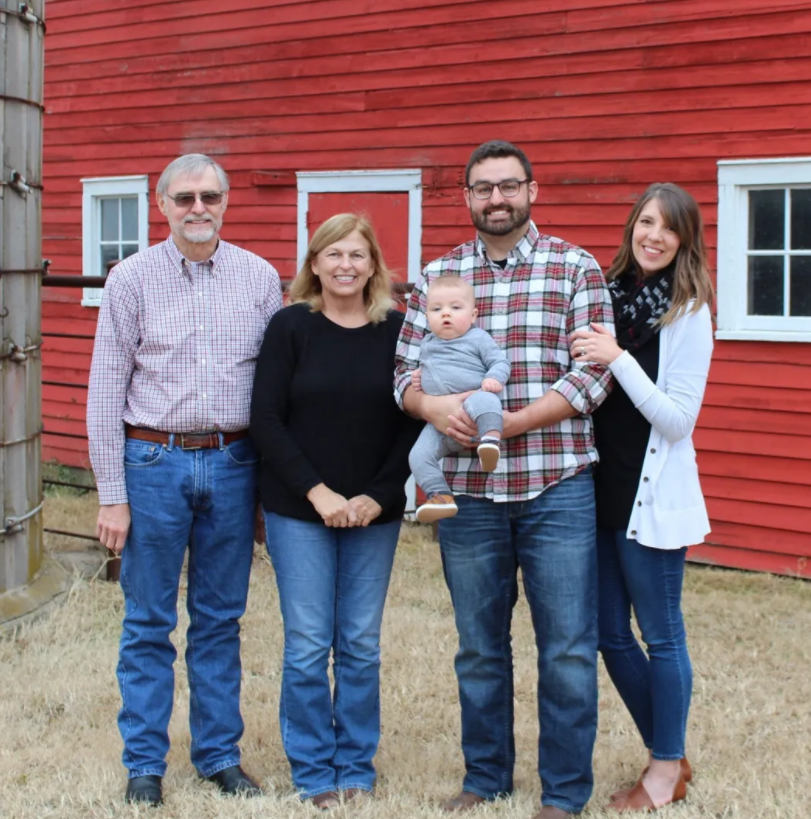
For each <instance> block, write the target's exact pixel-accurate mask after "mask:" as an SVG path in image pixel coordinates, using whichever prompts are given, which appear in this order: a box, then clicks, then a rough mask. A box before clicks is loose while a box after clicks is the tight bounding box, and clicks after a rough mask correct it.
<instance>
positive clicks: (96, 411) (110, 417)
mask: <svg viewBox="0 0 811 819" xmlns="http://www.w3.org/2000/svg"><path fill="white" fill-rule="evenodd" d="M138 337H139V330H138V297H137V295H136V294H135V293H134V292H133V290H132V288H131V287H130V285H129V283H128V281H127V280H126V277H125V275H124V274H123V269H119V270H113V271H111V272H110V275H109V277H108V279H107V284H106V286H105V288H104V292H103V295H102V300H101V309H100V310H99V319H98V325H97V327H96V341H95V344H94V346H93V360H92V362H91V365H90V383H89V386H88V394H87V436H88V440H89V444H90V447H89V449H90V462H91V463H92V465H93V471H94V472H95V474H96V486H97V487H98V490H99V503H100V504H101V505H102V506H108V505H111V504H115V503H127V502H128V497H127V484H126V480H125V477H124V422H123V421H122V415H123V412H124V406H125V404H126V402H127V389H128V388H129V384H130V379H131V378H132V372H133V369H134V367H135V353H136V351H137V348H138Z"/></svg>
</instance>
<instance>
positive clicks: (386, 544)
mask: <svg viewBox="0 0 811 819" xmlns="http://www.w3.org/2000/svg"><path fill="white" fill-rule="evenodd" d="M265 527H266V531H267V542H268V551H269V552H270V558H271V560H272V562H273V568H274V570H275V572H276V582H277V584H278V586H279V601H280V605H281V610H282V620H283V621H284V665H283V668H282V695H281V700H280V703H279V724H280V727H281V732H282V744H283V745H284V750H285V753H286V754H287V759H288V761H289V762H290V769H291V772H292V775H293V784H294V785H295V786H296V788H297V789H298V790H299V792H300V793H301V796H302V798H306V797H310V796H316V795H317V794H319V793H324V792H326V791H332V790H346V789H348V788H359V789H361V790H367V791H369V790H371V789H372V786H373V785H374V781H375V768H374V765H373V764H372V759H373V758H374V755H375V753H376V752H377V745H378V742H379V740H380V624H381V622H382V620H383V606H384V604H385V602H386V594H387V592H388V588H389V578H390V576H391V569H392V565H393V563H394V551H395V549H396V547H397V538H398V536H399V533H400V521H393V522H391V523H383V524H380V525H378V526H367V527H353V528H349V529H337V528H336V529H333V528H329V527H327V526H325V525H324V524H322V523H311V522H308V521H302V520H296V519H294V518H287V517H283V516H281V515H277V514H275V513H272V512H267V513H265ZM330 652H332V658H333V675H334V680H335V689H334V691H332V692H331V691H330V683H329V677H328V674H327V669H328V666H329V657H330Z"/></svg>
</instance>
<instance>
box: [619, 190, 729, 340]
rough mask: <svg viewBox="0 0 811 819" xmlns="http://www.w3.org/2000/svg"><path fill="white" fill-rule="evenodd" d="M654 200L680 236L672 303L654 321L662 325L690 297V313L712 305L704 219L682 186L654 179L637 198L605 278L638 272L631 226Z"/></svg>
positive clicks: (676, 314)
mask: <svg viewBox="0 0 811 819" xmlns="http://www.w3.org/2000/svg"><path fill="white" fill-rule="evenodd" d="M653 199H655V200H656V204H657V205H658V206H659V210H660V211H661V212H662V218H663V219H664V221H665V224H666V225H667V226H668V227H669V228H670V229H671V230H672V231H673V232H674V233H675V234H676V236H678V237H679V249H678V251H677V252H676V262H675V265H676V266H675V273H674V276H673V304H672V306H671V308H670V309H669V310H668V311H667V313H665V314H664V315H663V316H662V317H661V318H660V319H659V321H658V322H657V323H658V324H659V325H660V326H661V327H664V326H665V325H666V324H670V322H672V321H674V320H675V319H676V318H678V317H679V316H680V315H681V314H682V313H683V312H684V311H685V310H686V309H687V305H688V303H689V302H690V300H691V299H695V302H694V304H693V306H692V308H691V311H690V312H695V311H696V310H698V309H700V308H701V307H703V306H704V305H705V304H708V305H710V306H712V297H713V286H712V280H711V279H710V270H709V265H708V263H707V248H706V245H705V244H704V221H703V220H702V218H701V211H700V210H699V207H698V203H697V202H696V200H695V199H694V198H693V197H692V196H691V195H690V194H689V193H687V191H686V190H684V188H680V187H679V186H678V185H674V184H673V183H672V182H655V183H654V184H653V185H651V186H650V187H649V188H648V189H647V190H646V191H645V193H643V194H642V196H640V197H639V199H638V200H637V202H636V204H635V205H634V206H633V208H632V209H631V213H630V215H629V216H628V221H627V222H626V223H625V230H624V232H623V234H622V244H621V245H620V248H619V250H618V251H617V255H616V256H615V257H614V261H613V262H611V266H610V267H609V268H608V272H607V273H606V274H605V277H606V279H608V280H609V281H610V280H611V279H615V278H617V276H620V275H622V274H623V273H624V272H625V271H626V270H630V269H631V268H632V267H633V268H634V269H635V270H637V272H638V265H637V263H636V260H635V259H634V252H633V246H632V245H633V233H634V226H635V225H636V222H637V219H638V218H639V214H640V213H641V212H642V209H643V208H644V207H645V205H647V204H648V202H650V201H651V200H653Z"/></svg>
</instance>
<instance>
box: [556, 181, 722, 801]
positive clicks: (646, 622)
mask: <svg viewBox="0 0 811 819" xmlns="http://www.w3.org/2000/svg"><path fill="white" fill-rule="evenodd" d="M606 278H607V279H608V286H609V290H610V291H611V295H612V299H613V302H614V316H615V323H616V329H617V338H616V341H615V340H614V338H613V337H612V336H611V334H610V333H608V332H606V331H605V329H604V328H602V327H600V326H594V327H593V332H590V331H587V330H579V331H577V332H575V333H574V334H573V335H572V337H571V343H572V355H573V356H575V357H576V358H578V359H580V360H588V361H596V362H597V363H599V364H607V365H608V366H609V367H610V368H611V372H612V373H613V374H614V377H615V378H616V380H617V384H618V385H617V387H616V388H615V390H614V392H613V393H612V394H611V395H610V396H609V397H608V399H607V400H606V401H605V402H604V404H603V405H602V406H601V407H600V408H599V409H598V410H597V411H596V412H595V413H594V425H595V438H596V443H597V450H598V452H599V455H600V463H599V467H598V469H597V471H596V473H595V492H596V500H597V523H598V535H597V549H598V559H599V571H600V581H599V595H600V604H599V628H600V651H601V652H602V655H603V659H604V660H605V664H606V668H607V669H608V673H609V675H610V677H611V679H612V681H613V682H614V685H615V686H616V687H617V690H618V691H619V693H620V696H621V697H622V699H623V702H624V703H625V705H626V707H627V708H628V710H629V711H630V713H631V716H632V717H633V719H634V722H635V723H636V726H637V728H638V730H639V733H640V734H641V735H642V740H643V742H644V743H645V746H646V748H647V749H648V751H649V761H648V766H647V767H646V768H645V770H644V771H643V772H642V776H641V777H640V779H639V781H638V782H637V783H636V785H635V786H634V787H633V788H632V789H630V790H625V791H619V792H617V793H615V794H614V795H613V797H612V804H611V806H610V807H612V808H614V809H615V810H619V811H633V810H653V809H655V808H659V807H661V806H662V805H666V804H668V803H669V802H676V801H679V800H681V799H684V797H685V795H686V793H687V785H686V783H687V782H688V781H689V780H690V778H691V777H692V771H691V769H690V765H689V764H688V762H687V760H686V759H685V758H684V743H685V730H686V726H687V712H688V709H689V706H690V694H691V690H692V668H691V665H690V656H689V654H688V652H687V643H686V637H685V630H684V620H683V618H682V613H681V590H682V582H683V579H684V562H685V555H686V553H687V547H688V546H690V545H692V544H694V543H701V542H702V541H703V539H704V536H705V535H706V534H707V532H709V529H710V526H709V521H708V519H707V511H706V508H705V505H704V498H703V496H702V493H701V486H700V484H699V480H698V470H697V468H696V458H695V450H694V449H693V442H692V439H691V435H692V431H693V427H694V426H695V423H696V418H697V417H698V412H699V410H700V408H701V401H702V398H703V395H704V387H705V386H706V383H707V373H708V371H709V367H710V357H711V355H712V323H711V319H710V307H709V304H710V300H711V297H712V284H711V282H710V277H709V274H708V269H707V256H706V251H705V247H704V237H703V226H702V220H701V214H700V212H699V209H698V205H697V204H696V201H695V200H694V199H693V197H692V196H690V194H689V193H687V192H686V191H684V190H682V189H681V188H680V187H678V186H677V185H673V184H656V185H651V186H650V187H649V188H648V190H647V191H646V192H645V193H644V194H643V196H642V197H641V198H640V199H639V201H638V202H637V203H636V205H635V206H634V208H633V209H632V211H631V214H630V216H629V218H628V222H627V223H626V226H625V233H624V236H623V241H622V246H621V247H620V249H619V251H618V253H617V255H616V257H615V258H614V261H613V263H612V265H611V267H610V269H609V271H608V273H607V274H606ZM632 608H633V610H634V613H635V615H636V619H637V622H638V624H639V627H640V630H641V632H642V639H643V640H644V642H645V644H646V646H647V654H646V653H645V652H644V651H643V650H642V648H641V646H640V645H639V643H638V642H637V640H636V638H635V636H634V634H633V632H632V631H631V609H632Z"/></svg>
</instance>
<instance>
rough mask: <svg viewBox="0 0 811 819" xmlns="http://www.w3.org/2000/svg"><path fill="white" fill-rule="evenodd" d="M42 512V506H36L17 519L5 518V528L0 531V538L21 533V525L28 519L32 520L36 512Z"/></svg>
mask: <svg viewBox="0 0 811 819" xmlns="http://www.w3.org/2000/svg"><path fill="white" fill-rule="evenodd" d="M41 510H42V504H40V505H39V506H37V508H36V509H32V510H31V511H30V512H26V513H25V514H24V515H21V516H20V517H18V518H13V517H8V518H6V523H5V527H4V528H2V529H0V536H2V535H13V534H16V533H17V532H22V530H23V523H24V522H25V521H27V520H28V519H29V518H33V517H34V515H36V514H37V512H39V511H41Z"/></svg>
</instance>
